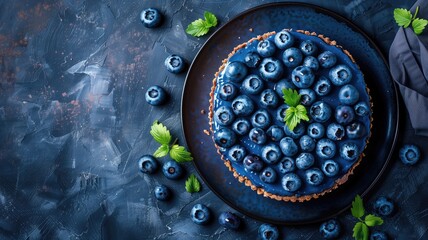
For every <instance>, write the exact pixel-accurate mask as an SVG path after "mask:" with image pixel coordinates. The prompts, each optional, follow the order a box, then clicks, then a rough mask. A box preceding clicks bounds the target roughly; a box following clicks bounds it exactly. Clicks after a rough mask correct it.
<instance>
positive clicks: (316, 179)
mask: <svg viewBox="0 0 428 240" xmlns="http://www.w3.org/2000/svg"><path fill="white" fill-rule="evenodd" d="M305 176H306V182H307V183H308V184H309V185H313V186H318V185H320V184H321V183H322V181H323V180H324V174H323V173H322V172H321V170H319V169H318V168H312V169H309V170H306V171H305Z"/></svg>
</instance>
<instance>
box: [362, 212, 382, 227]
mask: <svg viewBox="0 0 428 240" xmlns="http://www.w3.org/2000/svg"><path fill="white" fill-rule="evenodd" d="M364 223H365V224H366V225H367V226H369V227H374V226H379V225H382V224H383V220H382V218H380V217H378V216H375V215H373V214H369V215H367V216H366V218H365V219H364Z"/></svg>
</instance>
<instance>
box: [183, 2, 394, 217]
mask: <svg viewBox="0 0 428 240" xmlns="http://www.w3.org/2000/svg"><path fill="white" fill-rule="evenodd" d="M284 28H293V29H304V30H308V31H314V32H317V33H319V34H324V35H326V36H327V37H330V38H331V39H334V40H336V41H337V42H338V43H339V44H341V45H342V46H343V47H344V48H345V49H347V50H349V51H350V52H351V54H352V55H353V56H354V58H355V60H356V61H357V63H358V64H359V65H360V68H361V70H362V71H363V73H364V75H365V79H366V82H367V85H368V87H369V88H370V90H371V91H370V94H371V96H372V98H373V104H374V107H373V112H374V113H373V118H374V120H373V128H372V137H371V139H370V143H369V145H368V147H367V148H366V151H365V153H366V157H364V158H363V161H362V163H361V166H360V167H358V168H357V171H356V172H355V174H354V175H353V176H352V177H351V178H350V180H349V181H348V182H346V183H345V184H344V185H342V186H341V187H340V188H339V189H337V190H335V191H333V192H332V193H329V194H327V195H326V196H323V197H321V198H319V199H314V200H311V201H309V202H304V203H290V202H280V201H275V200H271V199H268V198H264V197H262V196H259V195H257V194H256V192H254V191H252V190H251V189H250V188H249V187H246V186H244V185H243V184H241V183H239V182H238V181H237V180H236V179H235V178H234V177H233V176H232V174H231V172H229V170H228V169H227V168H226V167H225V166H224V164H223V162H222V160H221V159H220V156H219V155H218V154H217V153H216V149H215V147H214V144H213V141H212V139H211V136H207V135H206V134H205V133H204V130H208V129H209V124H208V117H207V112H208V106H209V103H208V101H209V93H210V88H211V86H212V80H213V77H214V74H215V72H216V71H217V70H218V67H219V66H220V65H221V61H222V60H223V59H224V58H226V57H227V55H228V53H230V52H231V51H232V49H233V47H234V46H236V45H238V44H240V43H243V42H245V41H247V40H249V39H250V38H252V37H255V36H257V35H260V34H262V33H265V32H270V31H279V30H281V29H284ZM250 29H252V31H250ZM201 110H204V111H205V113H204V114H203V113H201ZM181 114H182V123H183V131H184V135H185V138H186V141H187V145H188V147H189V150H190V151H191V152H192V154H193V157H194V159H195V160H194V164H195V166H196V169H197V170H198V171H199V174H200V176H201V177H202V178H203V180H204V181H205V183H206V184H207V185H208V186H209V188H210V189H211V190H212V191H213V192H214V193H216V194H217V195H218V196H219V197H220V198H221V199H223V200H224V201H225V202H226V203H228V204H229V205H230V206H232V207H233V208H235V209H236V210H238V211H240V212H242V213H243V214H246V215H248V216H250V217H253V218H255V219H259V220H262V221H265V222H271V223H276V224H304V223H310V222H316V221H321V220H324V219H327V218H330V217H332V216H334V215H336V214H339V213H340V212H342V211H344V210H346V209H347V208H348V207H349V205H350V204H351V202H352V200H353V199H354V197H355V195H356V194H360V195H365V194H366V193H367V192H368V191H369V190H370V189H371V188H372V187H373V185H374V184H375V183H376V181H377V180H378V179H379V178H380V176H381V174H382V172H383V170H384V169H385V167H386V165H387V163H388V161H389V159H390V157H391V154H392V151H393V148H394V145H395V139H396V134H397V128H398V100H397V92H396V89H395V85H394V84H393V81H392V79H391V76H390V74H389V70H388V66H387V64H386V62H385V59H384V58H383V57H382V54H381V53H380V51H379V50H378V48H376V46H375V44H374V43H373V42H372V41H371V40H370V39H369V38H368V37H367V36H366V35H365V34H364V33H363V32H362V31H361V30H360V29H358V28H357V27H356V26H355V25H354V24H352V23H351V22H349V21H348V20H346V19H345V18H343V17H341V16H339V15H337V14H335V13H333V12H331V11H329V10H326V9H322V8H320V7H317V6H313V5H307V4H300V3H275V4H268V5H262V6H259V7H256V8H253V9H250V10H248V11H246V12H244V13H242V14H240V15H238V16H237V17H235V18H234V19H232V20H230V21H229V22H227V23H226V24H225V25H224V26H222V27H221V28H220V29H219V30H218V31H217V32H216V33H214V34H213V35H212V36H211V37H210V38H209V40H208V41H207V42H206V43H205V45H204V46H203V47H202V49H201V50H200V51H199V53H198V55H197V56H196V58H195V60H194V61H193V63H192V65H191V67H190V70H189V73H188V75H187V79H186V83H185V88H184V91H183V97H182V107H181Z"/></svg>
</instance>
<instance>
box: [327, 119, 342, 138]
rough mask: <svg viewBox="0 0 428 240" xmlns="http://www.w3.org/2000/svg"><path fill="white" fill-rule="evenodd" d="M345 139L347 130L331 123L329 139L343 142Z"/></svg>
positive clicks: (328, 129)
mask: <svg viewBox="0 0 428 240" xmlns="http://www.w3.org/2000/svg"><path fill="white" fill-rule="evenodd" d="M344 137H345V128H344V127H343V126H342V125H340V124H338V123H335V122H333V123H330V124H329V125H328V126H327V138H329V139H331V140H333V141H339V140H342V139H343V138H344Z"/></svg>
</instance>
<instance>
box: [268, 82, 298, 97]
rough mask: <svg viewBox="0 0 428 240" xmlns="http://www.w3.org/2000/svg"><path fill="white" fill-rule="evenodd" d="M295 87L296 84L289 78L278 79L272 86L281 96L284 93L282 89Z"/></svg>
mask: <svg viewBox="0 0 428 240" xmlns="http://www.w3.org/2000/svg"><path fill="white" fill-rule="evenodd" d="M289 88H290V89H295V88H296V86H294V84H293V82H291V80H290V79H288V78H285V79H281V80H279V81H278V82H277V83H276V84H275V86H273V90H275V92H276V93H277V94H278V96H283V95H284V93H283V92H282V90H283V89H289Z"/></svg>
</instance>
